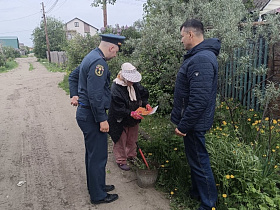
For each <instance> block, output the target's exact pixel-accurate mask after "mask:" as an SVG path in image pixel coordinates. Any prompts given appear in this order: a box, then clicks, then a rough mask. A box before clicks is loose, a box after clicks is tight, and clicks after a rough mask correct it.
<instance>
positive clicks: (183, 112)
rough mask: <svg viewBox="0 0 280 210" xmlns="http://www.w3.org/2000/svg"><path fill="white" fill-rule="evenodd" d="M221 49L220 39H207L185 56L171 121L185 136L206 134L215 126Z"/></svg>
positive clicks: (176, 88) (179, 73)
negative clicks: (191, 133)
mask: <svg viewBox="0 0 280 210" xmlns="http://www.w3.org/2000/svg"><path fill="white" fill-rule="evenodd" d="M220 47H221V43H220V41H219V40H218V39H206V40H204V41H203V42H201V43H200V44H198V45H196V46H195V47H194V48H192V49H191V50H189V51H188V53H187V54H186V55H185V56H184V62H183V64H182V65H181V67H180V69H179V72H178V74H177V78H176V84H175V91H174V105H173V109H172V113H171V121H172V122H173V123H174V124H176V125H177V128H178V130H179V131H180V132H182V133H188V131H190V130H195V131H206V130H209V129H210V128H211V126H212V124H213V118H214V112H215V103H216V102H215V101H216V92H217V78H218V63H217V57H216V56H217V55H218V54H219V50H220Z"/></svg>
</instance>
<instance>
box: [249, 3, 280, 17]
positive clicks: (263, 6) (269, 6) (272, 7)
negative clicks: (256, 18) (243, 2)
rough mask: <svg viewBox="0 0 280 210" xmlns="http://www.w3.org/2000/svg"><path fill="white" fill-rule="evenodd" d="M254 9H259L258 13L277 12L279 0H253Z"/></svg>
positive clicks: (279, 6) (279, 5)
mask: <svg viewBox="0 0 280 210" xmlns="http://www.w3.org/2000/svg"><path fill="white" fill-rule="evenodd" d="M254 5H255V9H259V10H260V15H263V14H266V13H271V12H279V11H278V10H279V8H280V0H254Z"/></svg>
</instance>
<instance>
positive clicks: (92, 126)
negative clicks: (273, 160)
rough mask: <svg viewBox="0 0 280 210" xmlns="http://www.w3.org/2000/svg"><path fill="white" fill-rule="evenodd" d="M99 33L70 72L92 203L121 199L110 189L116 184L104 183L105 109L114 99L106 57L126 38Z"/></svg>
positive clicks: (108, 57)
mask: <svg viewBox="0 0 280 210" xmlns="http://www.w3.org/2000/svg"><path fill="white" fill-rule="evenodd" d="M100 36H101V37H102V38H101V43H100V44H99V46H98V47H97V48H96V49H94V50H92V51H91V52H90V53H88V54H87V55H86V56H85V58H84V59H83V61H82V63H81V64H80V66H79V67H78V68H76V69H75V70H74V71H73V72H72V73H71V74H70V75H69V89H70V96H71V97H72V99H71V104H72V105H74V106H75V105H77V104H78V108H77V112H76V120H77V123H78V125H79V127H80V129H81V130H82V132H83V134H84V141H85V149H86V154H85V163H86V175H87V187H88V192H89V194H90V199H91V203H93V204H100V203H110V202H113V201H115V200H117V199H118V195H117V194H109V193H107V192H109V191H112V190H114V189H115V187H114V185H106V184H105V182H106V180H105V179H106V172H105V167H106V163H107V158H108V144H107V133H108V132H109V124H108V121H107V120H108V116H107V113H106V110H108V109H109V107H110V102H111V91H110V71H109V68H108V64H107V61H108V60H110V59H112V58H114V57H116V56H117V52H118V51H119V49H120V47H121V45H122V43H123V41H124V39H125V37H124V36H118V35H114V34H102V35H100ZM73 96H74V97H75V98H73ZM77 99H78V101H77Z"/></svg>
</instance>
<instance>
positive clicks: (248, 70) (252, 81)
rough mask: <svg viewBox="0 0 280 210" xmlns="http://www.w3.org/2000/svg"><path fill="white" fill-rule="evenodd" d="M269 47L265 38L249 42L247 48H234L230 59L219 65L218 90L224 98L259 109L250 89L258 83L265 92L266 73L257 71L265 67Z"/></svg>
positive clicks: (248, 107)
mask: <svg viewBox="0 0 280 210" xmlns="http://www.w3.org/2000/svg"><path fill="white" fill-rule="evenodd" d="M268 52H269V47H268V43H267V41H266V40H265V39H263V38H261V39H259V41H258V43H250V45H249V47H248V48H247V49H245V48H244V49H236V50H234V52H233V56H232V59H231V61H229V62H228V63H226V64H225V65H223V66H220V67H219V84H218V92H219V93H220V94H221V96H223V97H224V98H234V99H238V100H239V101H240V102H242V105H243V106H245V107H247V109H255V110H257V111H258V110H260V106H259V104H258V103H257V98H256V96H255V95H254V92H253V91H252V90H253V89H254V88H256V87H257V86H256V85H257V84H259V86H258V87H259V88H260V89H261V91H262V93H263V94H265V82H264V81H265V79H266V74H265V73H261V74H260V72H258V73H257V71H260V69H265V68H267V65H268Z"/></svg>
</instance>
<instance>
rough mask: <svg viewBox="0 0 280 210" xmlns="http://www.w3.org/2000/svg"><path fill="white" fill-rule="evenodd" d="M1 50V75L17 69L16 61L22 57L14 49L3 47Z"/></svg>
mask: <svg viewBox="0 0 280 210" xmlns="http://www.w3.org/2000/svg"><path fill="white" fill-rule="evenodd" d="M0 50H1V51H0V73H1V72H6V71H9V70H11V69H14V68H16V67H17V66H18V64H17V62H16V61H15V60H14V59H15V58H19V57H20V52H19V51H18V50H16V49H14V48H12V47H1V48H0Z"/></svg>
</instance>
